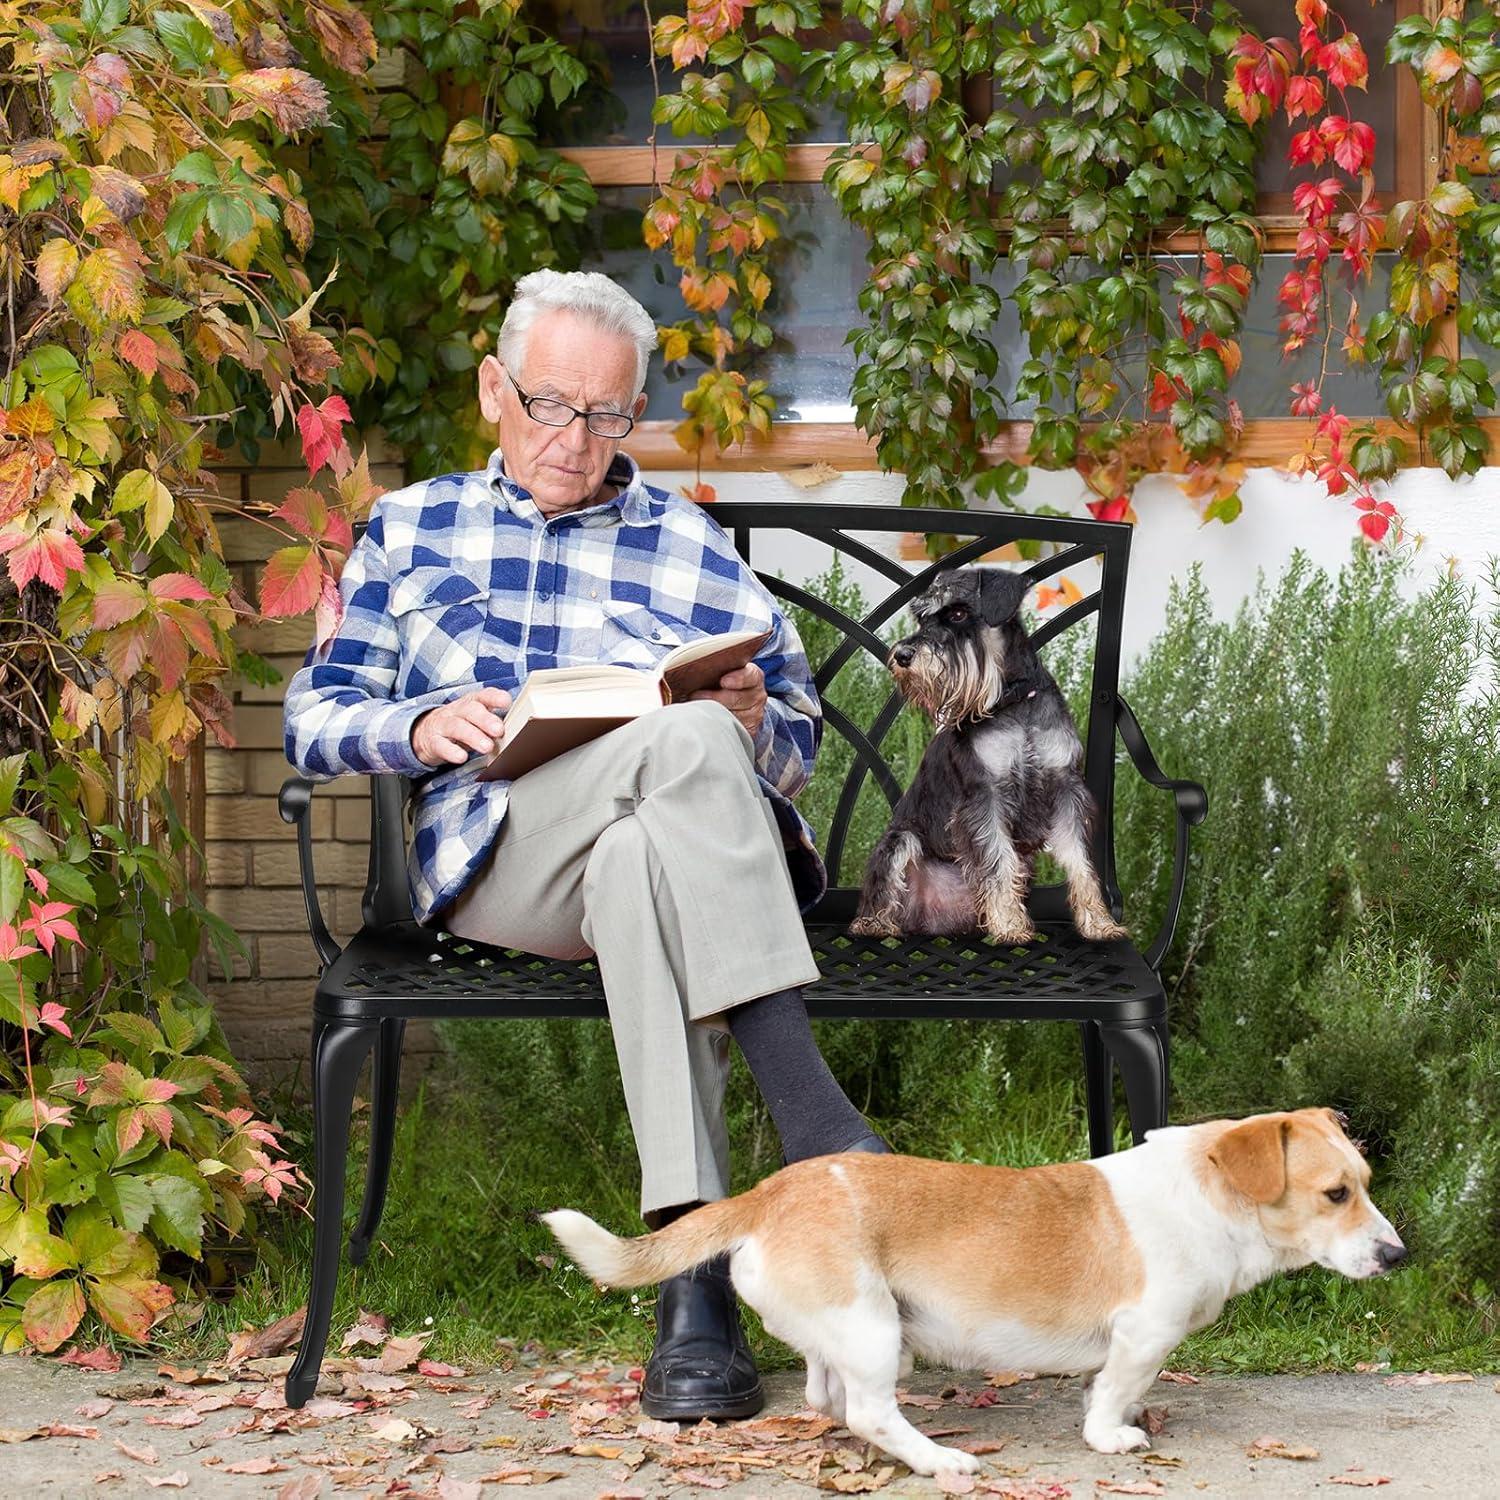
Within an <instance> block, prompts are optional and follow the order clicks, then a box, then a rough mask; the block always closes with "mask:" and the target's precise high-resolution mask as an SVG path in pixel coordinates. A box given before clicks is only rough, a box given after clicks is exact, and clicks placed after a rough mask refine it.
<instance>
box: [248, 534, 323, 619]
mask: <svg viewBox="0 0 1500 1500" xmlns="http://www.w3.org/2000/svg"><path fill="white" fill-rule="evenodd" d="M322 578H323V560H322V558H321V557H320V556H319V554H318V549H317V548H316V547H314V546H312V545H311V544H310V543H309V544H307V545H305V546H297V547H282V548H281V549H280V550H279V551H277V552H273V553H272V554H271V560H270V561H269V562H268V563H267V564H266V570H265V572H264V573H262V574H261V580H260V609H261V613H262V614H264V615H300V614H303V613H305V612H306V611H307V610H309V609H311V608H312V605H313V601H314V600H316V599H317V597H318V592H319V589H320V587H321V584H322Z"/></svg>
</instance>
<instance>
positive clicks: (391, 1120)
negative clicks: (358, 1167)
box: [349, 1020, 406, 1266]
mask: <svg viewBox="0 0 1500 1500" xmlns="http://www.w3.org/2000/svg"><path fill="white" fill-rule="evenodd" d="M405 1032H406V1022H405V1021H403V1020H386V1021H382V1022H381V1023H380V1039H379V1040H378V1041H377V1042H376V1043H375V1077H374V1080H373V1086H372V1087H371V1089H370V1095H371V1098H370V1159H369V1161H368V1162H367V1163H366V1165H365V1198H364V1202H363V1203H362V1204H361V1205H360V1209H359V1219H358V1221H357V1222H356V1223H355V1226H354V1233H353V1234H351V1235H350V1236H349V1264H350V1265H351V1266H362V1265H363V1264H364V1263H365V1257H366V1256H367V1255H368V1254H369V1253H370V1241H371V1240H373V1239H374V1238H375V1231H376V1230H377V1229H379V1228H380V1216H381V1214H382V1213H383V1212H384V1211H385V1190H386V1184H387V1183H389V1182H390V1180H391V1155H392V1152H393V1151H394V1149H395V1143H396V1096H397V1094H398V1092H399V1090H400V1084H401V1038H402V1036H403V1035H404V1034H405Z"/></svg>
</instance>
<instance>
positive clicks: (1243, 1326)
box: [166, 1022, 1500, 1373]
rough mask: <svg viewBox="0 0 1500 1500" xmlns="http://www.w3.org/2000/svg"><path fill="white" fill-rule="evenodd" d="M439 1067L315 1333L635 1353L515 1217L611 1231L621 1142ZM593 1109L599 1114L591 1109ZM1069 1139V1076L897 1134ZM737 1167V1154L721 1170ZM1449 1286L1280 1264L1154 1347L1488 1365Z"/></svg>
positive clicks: (300, 1237) (260, 1286) (973, 1149)
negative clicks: (1215, 1317)
mask: <svg viewBox="0 0 1500 1500" xmlns="http://www.w3.org/2000/svg"><path fill="white" fill-rule="evenodd" d="M528 1024H531V1023H528ZM541 1024H543V1025H547V1026H555V1025H559V1024H567V1025H573V1026H583V1025H589V1024H591V1023H581V1022H577V1023H541ZM598 1029H599V1030H600V1031H603V1029H604V1028H603V1027H602V1026H600V1027H599V1028H598ZM444 1071H445V1070H444V1069H443V1068H441V1067H440V1069H439V1070H438V1076H436V1077H434V1079H433V1080H432V1082H431V1083H430V1084H428V1083H424V1084H423V1085H422V1086H421V1088H420V1090H419V1092H418V1093H417V1094H416V1095H415V1096H414V1097H413V1098H412V1099H411V1100H410V1101H409V1103H408V1104H407V1105H406V1106H405V1107H404V1109H403V1113H402V1115H401V1120H400V1126H399V1132H398V1141H397V1150H396V1160H395V1166H394V1169H393V1172H392V1180H391V1191H390V1198H389V1202H388V1207H387V1211H386V1216H385V1222H384V1223H383V1224H382V1226H381V1230H380V1234H379V1236H378V1238H377V1242H376V1245H375V1247H374V1248H373V1249H372V1251H371V1255H370V1259H369V1260H368V1261H367V1262H366V1264H365V1265H364V1266H362V1267H359V1268H358V1269H354V1268H350V1267H348V1266H347V1265H346V1266H345V1267H344V1268H343V1270H342V1272H341V1275H340V1284H339V1296H338V1302H337V1304H336V1307H335V1311H334V1319H333V1335H332V1337H331V1339H330V1349H331V1350H334V1349H336V1348H337V1345H338V1336H339V1334H340V1332H341V1331H342V1330H343V1329H344V1328H346V1327H348V1326H349V1324H350V1323H352V1322H353V1320H354V1318H355V1315H356V1313H357V1311H358V1310H359V1308H361V1307H365V1308H369V1309H371V1310H373V1311H378V1312H383V1313H385V1314H387V1315H388V1316H389V1317H390V1318H391V1321H392V1326H393V1327H394V1328H395V1329H396V1330H398V1331H399V1332H403V1333H406V1332H414V1331H417V1330H420V1329H422V1328H424V1327H429V1326H430V1327H431V1328H432V1330H433V1339H432V1341H431V1343H430V1345H429V1346H428V1351H429V1353H430V1354H431V1356H432V1357H433V1358H437V1359H442V1360H448V1361H450V1362H452V1363H455V1364H459V1365H463V1366H465V1367H469V1368H472V1367H475V1366H480V1365H488V1364H493V1363H495V1362H497V1361H500V1360H503V1358H504V1357H505V1355H506V1353H507V1352H508V1350H510V1349H512V1348H513V1347H514V1346H515V1345H516V1344H524V1343H527V1342H529V1341H535V1342H536V1343H538V1344H540V1345H541V1346H542V1347H543V1348H545V1349H546V1350H548V1351H550V1352H552V1353H563V1354H566V1353H568V1352H570V1351H571V1352H573V1353H575V1354H576V1355H577V1357H580V1358H588V1359H597V1358H609V1359H613V1360H618V1361H622V1362H635V1361H639V1360H642V1359H644V1358H645V1356H646V1354H647V1353H648V1352H649V1350H650V1346H651V1337H652V1319H651V1293H650V1291H649V1290H647V1291H645V1292H643V1293H641V1294H640V1295H639V1297H636V1298H633V1297H632V1296H631V1295H630V1294H628V1293H624V1292H606V1293H601V1292H598V1291H597V1290H596V1289H595V1288H594V1287H593V1285H592V1284H591V1283H590V1282H589V1281H588V1280H587V1279H586V1278H585V1277H583V1276H582V1275H581V1274H580V1273H579V1272H577V1271H576V1270H574V1269H573V1268H572V1267H571V1266H570V1265H568V1264H567V1262H566V1261H565V1260H564V1259H563V1258H562V1257H561V1256H559V1255H558V1254H557V1247H556V1245H555V1244H554V1242H553V1241H552V1238H551V1236H550V1235H549V1234H548V1233H547V1231H546V1230H545V1228H544V1227H543V1226H542V1225H541V1224H539V1223H537V1222H535V1220H534V1219H532V1218H531V1217H530V1215H532V1214H533V1213H534V1212H535V1211H537V1210H543V1209H546V1208H550V1207H556V1206H561V1205H565V1204H566V1205H569V1206H573V1207H578V1208H582V1209H584V1210H585V1211H587V1212H589V1213H591V1214H594V1215H595V1216H596V1217H598V1218H599V1219H600V1220H601V1221H603V1222H604V1223H606V1224H609V1225H610V1226H611V1227H613V1228H616V1229H618V1230H620V1231H622V1232H636V1231H638V1230H639V1228H640V1222H639V1218H638V1217H637V1215H636V1212H635V1209H636V1181H637V1177H636V1164H635V1160H634V1157H633V1154H632V1153H631V1152H630V1151H629V1149H628V1144H627V1145H625V1146H623V1147H622V1143H621V1142H620V1141H619V1140H618V1139H616V1138H614V1137H613V1135H612V1134H607V1133H602V1132H589V1131H587V1130H583V1131H580V1130H579V1129H578V1127H577V1125H576V1122H566V1121H565V1122H564V1123H562V1124H561V1125H560V1126H559V1128H558V1130H557V1132H556V1133H555V1134H548V1135H545V1136H542V1137H540V1138H539V1136H538V1133H536V1132H532V1131H526V1130H524V1129H517V1128H516V1120H517V1119H518V1118H519V1117H518V1116H517V1115H514V1114H511V1115H510V1117H509V1123H507V1111H505V1110H504V1108H503V1106H502V1105H501V1104H500V1102H499V1101H498V1100H489V1099H485V1098H484V1097H483V1096H482V1095H481V1094H478V1093H476V1092H475V1091H474V1090H473V1089H472V1088H469V1087H454V1086H453V1077H452V1075H451V1074H450V1076H449V1077H448V1079H447V1080H446V1082H445V1080H444V1079H443V1077H442V1076H441V1075H442V1073H443V1072H444ZM460 1071H462V1069H461V1065H460ZM736 1086H737V1087H736V1093H737V1094H738V1095H739V1096H740V1099H739V1103H740V1105H741V1108H740V1109H739V1110H738V1111H736V1113H738V1115H739V1119H738V1120H737V1122H736V1125H737V1128H736V1130H735V1136H736V1145H737V1147H743V1148H746V1149H737V1151H736V1156H737V1157H740V1158H744V1157H747V1156H750V1157H753V1155H754V1149H753V1145H752V1144H751V1142H750V1141H749V1139H748V1134H749V1132H748V1131H747V1128H746V1127H747V1124H748V1123H749V1122H747V1120H746V1118H745V1110H744V1108H743V1104H744V1102H745V1100H744V1094H745V1092H746V1090H745V1080H744V1079H743V1078H742V1077H740V1076H739V1074H738V1066H737V1076H736ZM282 1118H283V1119H284V1120H286V1121H287V1123H288V1124H289V1126H291V1127H292V1129H293V1130H296V1131H298V1133H299V1134H301V1135H302V1136H304V1137H307V1136H310V1130H309V1129H308V1126H309V1124H310V1122H309V1121H308V1120H307V1119H306V1118H305V1117H304V1118H301V1119H299V1118H298V1116H297V1115H296V1114H295V1112H293V1111H290V1110H283V1111H282ZM602 1118H603V1119H605V1120H606V1121H607V1119H608V1111H607V1110H606V1111H604V1112H603V1114H602ZM364 1119H365V1116H364V1115H363V1114H361V1115H360V1116H358V1121H359V1122H360V1123H359V1124H357V1126H356V1134H355V1140H354V1145H353V1147H352V1150H351V1161H350V1171H349V1177H348V1183H347V1190H346V1218H347V1221H348V1223H350V1224H352V1221H353V1214H354V1206H355V1205H356V1204H357V1202H358V1197H359V1194H360V1191H361V1186H362V1178H361V1173H362V1171H363V1166H364V1150H363V1145H364V1128H363V1123H362V1122H363V1121H364ZM751 1129H753V1125H752V1126H751ZM1085 1141H1086V1130H1085V1126H1084V1122H1083V1115H1082V1101H1081V1097H1080V1089H1079V1088H1078V1087H1077V1086H1076V1085H1074V1084H1073V1083H1071V1082H1070V1081H1064V1082H1061V1083H1059V1084H1057V1085H1055V1086H1054V1087H1052V1088H1051V1089H1050V1090H1049V1091H1047V1092H1045V1093H1027V1094H1024V1095H1021V1096H1018V1097H1015V1098H1012V1099H1009V1100H1006V1101H1003V1102H1001V1103H1000V1104H998V1105H997V1106H996V1108H995V1109H994V1111H993V1113H992V1115H991V1117H990V1118H988V1119H987V1120H986V1121H985V1122H984V1129H983V1130H982V1132H980V1133H979V1134H978V1135H977V1136H975V1137H974V1138H972V1139H970V1140H969V1141H967V1142H965V1147H966V1148H967V1149H961V1148H960V1147H959V1145H958V1143H957V1142H956V1141H954V1140H952V1139H950V1140H948V1141H946V1142H945V1141H928V1142H909V1143H907V1144H908V1145H909V1147H910V1148H912V1149H920V1150H922V1151H923V1152H924V1154H927V1155H931V1156H937V1157H945V1158H949V1159H959V1160H969V1161H975V1160H981V1161H1000V1162H1005V1163H1007V1164H1013V1165H1029V1164H1033V1163H1037V1162H1043V1161H1056V1160H1064V1159H1067V1158H1069V1157H1077V1156H1082V1155H1083V1154H1085V1151H1086V1145H1085ZM304 1144H305V1143H304ZM1120 1144H1121V1145H1124V1144H1125V1141H1124V1140H1123V1138H1122V1140H1121V1141H1120ZM769 1168H770V1163H764V1164H762V1168H761V1169H762V1170H769ZM755 1175H757V1170H756V1168H755V1167H753V1166H752V1165H750V1164H749V1162H746V1163H745V1164H744V1166H743V1167H742V1169H741V1171H740V1173H739V1174H738V1176H739V1177H740V1178H741V1179H743V1181H741V1182H740V1183H739V1184H737V1185H743V1182H744V1181H748V1180H750V1179H751V1178H753V1177H754V1176H755ZM311 1257H312V1229H311V1223H310V1220H309V1219H308V1218H307V1217H306V1216H304V1215H302V1214H288V1215H285V1216H284V1217H283V1218H282V1220H281V1221H280V1223H279V1224H278V1226H277V1229H276V1231H275V1235H274V1239H273V1240H272V1242H271V1243H270V1244H269V1245H268V1246H267V1247H266V1252H265V1253H264V1254H263V1255H262V1257H261V1258H260V1260H259V1261H258V1263H257V1264H256V1265H255V1266H254V1268H253V1269H251V1270H250V1271H249V1273H248V1275H247V1276H246V1278H245V1280H244V1281H242V1282H241V1283H240V1284H239V1286H237V1287H236V1288H235V1289H234V1291H233V1294H232V1295H231V1296H229V1297H227V1298H226V1299H225V1300H221V1301H211V1302H210V1303H209V1304H208V1308H207V1311H206V1312H205V1315H204V1317H203V1318H202V1320H201V1321H200V1322H199V1323H198V1324H197V1325H196V1327H194V1328H193V1329H191V1330H189V1331H187V1332H185V1333H182V1334H179V1335H177V1336H175V1337H173V1338H172V1339H170V1340H169V1342H168V1343H167V1345H166V1352H167V1353H169V1354H170V1355H171V1356H173V1357H175V1358H177V1359H185V1360H192V1359H206V1358H211V1357H213V1356H214V1355H216V1354H222V1352H223V1350H224V1347H225V1345H226V1343H227V1340H228V1337H229V1335H230V1334H232V1333H233V1332H235V1331H236V1330H237V1329H239V1328H241V1327H242V1326H245V1325H249V1326H253V1327H257V1328H258V1327H263V1326H265V1325H266V1324H268V1323H270V1322H272V1321H274V1320H275V1319H277V1318H280V1317H284V1316H286V1315H287V1314H289V1313H291V1312H294V1311H295V1310H296V1309H297V1308H298V1307H299V1306H301V1304H302V1302H303V1300H304V1299H305V1296H306V1282H307V1275H308V1267H309V1266H310V1264H311ZM1455 1293H1456V1289H1455V1288H1454V1287H1453V1286H1452V1285H1451V1284H1449V1283H1447V1282H1446V1281H1445V1280H1444V1278H1443V1276H1442V1274H1441V1272H1440V1271H1438V1270H1437V1269H1435V1268H1432V1267H1426V1266H1422V1265H1420V1264H1417V1265H1409V1266H1407V1267H1405V1268H1403V1269H1402V1270H1401V1271H1400V1272H1399V1273H1398V1274H1397V1275H1395V1276H1393V1277H1391V1278H1389V1279H1388V1280H1383V1281H1378V1282H1351V1281H1346V1280H1344V1279H1343V1278H1341V1277H1338V1276H1335V1275H1333V1274H1332V1273H1330V1272H1325V1271H1321V1270H1317V1269H1310V1270H1307V1271H1302V1272H1298V1273H1296V1274H1294V1275H1290V1276H1280V1277H1277V1278H1276V1279H1275V1280H1273V1281H1271V1282H1269V1283H1267V1284H1266V1285H1265V1286H1263V1287H1260V1288H1258V1289H1256V1290H1255V1291H1253V1292H1250V1293H1248V1294H1246V1295H1245V1296H1243V1297H1240V1298H1238V1299H1236V1300H1234V1301H1233V1302H1231V1303H1230V1304H1229V1306H1228V1307H1227V1308H1226V1309H1225V1312H1224V1314H1223V1316H1222V1317H1221V1318H1220V1319H1219V1321H1218V1322H1217V1323H1215V1324H1214V1325H1213V1326H1212V1327H1211V1328H1209V1329H1207V1330H1205V1331H1203V1332H1202V1333H1199V1334H1197V1335H1195V1336H1193V1337H1192V1338H1190V1339H1189V1340H1187V1342H1186V1343H1184V1344H1183V1345H1182V1346H1181V1348H1180V1349H1179V1351H1178V1352H1177V1354H1176V1355H1175V1356H1174V1357H1173V1359H1172V1361H1171V1363H1172V1366H1173V1368H1176V1369H1183V1370H1191V1371H1196V1372H1210V1371H1227V1372H1234V1373H1248V1372H1271V1371H1283V1372H1311V1371H1318V1370H1351V1369H1353V1367H1354V1366H1355V1365H1356V1364H1357V1363H1378V1362H1382V1361H1388V1362H1389V1363H1390V1364H1391V1366H1392V1368H1394V1369H1410V1370H1473V1371H1500V1336H1497V1331H1496V1327H1495V1324H1494V1321H1493V1318H1492V1316H1491V1315H1490V1314H1489V1313H1487V1311H1486V1310H1485V1308H1484V1307H1483V1306H1482V1305H1478V1304H1470V1303H1467V1302H1466V1301H1465V1299H1464V1298H1463V1297H1462V1296H1461V1295H1456V1294H1455ZM428 1320H431V1321H430V1323H429V1321H428ZM748 1326H749V1328H750V1334H751V1339H752V1342H753V1343H754V1345H755V1348H756V1353H757V1356H758V1357H759V1359H760V1360H761V1363H762V1365H763V1366H764V1367H765V1368H767V1369H776V1368H782V1367H785V1366H789V1365H793V1364H795V1363H796V1359H795V1356H793V1355H792V1354H791V1353H790V1351H788V1350H787V1349H786V1347H785V1346H784V1345H782V1344H780V1343H778V1342H777V1341H775V1340H774V1339H771V1338H769V1337H768V1336H767V1335H765V1334H764V1333H763V1332H762V1331H761V1330H760V1329H759V1327H758V1326H757V1325H756V1323H755V1320H754V1318H753V1316H751V1317H750V1318H749V1319H748Z"/></svg>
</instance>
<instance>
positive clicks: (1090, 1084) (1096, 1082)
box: [1078, 1021, 1115, 1156]
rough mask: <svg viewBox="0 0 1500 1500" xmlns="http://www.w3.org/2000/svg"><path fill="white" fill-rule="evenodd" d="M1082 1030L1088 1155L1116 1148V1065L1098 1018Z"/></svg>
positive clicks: (1083, 1023) (1100, 1153) (1085, 1023)
mask: <svg viewBox="0 0 1500 1500" xmlns="http://www.w3.org/2000/svg"><path fill="white" fill-rule="evenodd" d="M1078 1029H1079V1031H1081V1032H1082V1033H1083V1077H1084V1086H1085V1089H1086V1091H1087V1093H1086V1097H1087V1102H1088V1117H1089V1155H1090V1156H1108V1155H1109V1153H1110V1152H1111V1151H1113V1150H1114V1149H1115V1097H1114V1095H1115V1066H1114V1062H1113V1060H1112V1059H1111V1057H1110V1055H1109V1053H1108V1052H1107V1051H1106V1050H1105V1047H1104V1038H1103V1037H1101V1036H1100V1035H1099V1023H1098V1022H1097V1021H1083V1022H1081V1023H1080V1024H1079V1027H1078Z"/></svg>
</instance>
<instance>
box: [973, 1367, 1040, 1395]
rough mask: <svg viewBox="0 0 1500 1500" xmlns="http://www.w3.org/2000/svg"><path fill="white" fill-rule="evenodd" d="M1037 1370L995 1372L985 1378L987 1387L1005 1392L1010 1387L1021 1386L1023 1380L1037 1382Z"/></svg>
mask: <svg viewBox="0 0 1500 1500" xmlns="http://www.w3.org/2000/svg"><path fill="white" fill-rule="evenodd" d="M1035 1379H1036V1371H1035V1370H994V1371H992V1372H991V1373H990V1374H988V1375H986V1376H985V1377H984V1382H985V1384H986V1385H993V1386H997V1387H998V1388H1000V1389H1001V1390H1004V1389H1005V1387H1006V1386H1009V1385H1020V1383H1021V1382H1022V1381H1023V1380H1035Z"/></svg>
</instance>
